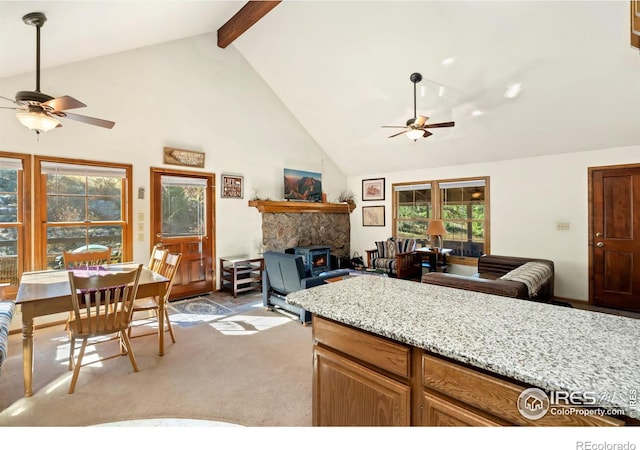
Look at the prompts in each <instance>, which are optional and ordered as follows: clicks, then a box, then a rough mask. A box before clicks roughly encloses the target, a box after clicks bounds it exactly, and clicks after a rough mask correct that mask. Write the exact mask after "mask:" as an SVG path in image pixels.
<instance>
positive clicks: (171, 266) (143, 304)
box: [129, 253, 182, 344]
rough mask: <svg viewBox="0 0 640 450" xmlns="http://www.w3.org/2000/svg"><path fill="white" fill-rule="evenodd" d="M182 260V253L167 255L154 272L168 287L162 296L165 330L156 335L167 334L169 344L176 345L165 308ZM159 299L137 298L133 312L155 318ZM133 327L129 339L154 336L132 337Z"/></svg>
mask: <svg viewBox="0 0 640 450" xmlns="http://www.w3.org/2000/svg"><path fill="white" fill-rule="evenodd" d="M181 260H182V253H168V254H167V255H165V259H164V262H163V263H162V265H161V266H160V268H159V269H158V270H157V271H156V272H157V273H159V274H160V275H162V276H163V277H165V278H168V279H169V285H168V286H167V291H166V292H165V294H164V297H163V301H164V318H165V320H164V321H165V323H166V325H167V326H166V328H165V329H164V330H160V329H158V333H166V332H167V331H168V332H169V335H170V336H171V342H173V343H174V344H175V343H176V338H175V336H174V334H173V327H172V326H171V319H170V318H169V310H168V308H167V306H168V305H169V295H170V294H171V288H172V287H173V282H174V280H175V275H176V273H177V271H178V267H179V266H180V261H181ZM159 307H160V305H159V299H158V298H157V297H146V298H138V299H136V300H135V301H134V302H133V312H134V313H136V312H139V311H148V312H150V313H153V314H154V315H155V316H156V317H157V316H158V313H159ZM133 328H134V327H131V328H129V336H130V337H134V338H135V337H141V336H148V335H150V334H155V333H154V332H150V333H142V334H136V335H132V329H133Z"/></svg>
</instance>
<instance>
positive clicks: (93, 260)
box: [62, 248, 111, 269]
mask: <svg viewBox="0 0 640 450" xmlns="http://www.w3.org/2000/svg"><path fill="white" fill-rule="evenodd" d="M62 259H63V261H64V268H65V269H73V268H74V267H97V266H102V265H104V264H109V263H110V262H111V249H110V248H107V249H106V250H97V251H89V252H81V253H73V252H63V253H62Z"/></svg>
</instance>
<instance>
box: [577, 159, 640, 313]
mask: <svg viewBox="0 0 640 450" xmlns="http://www.w3.org/2000/svg"><path fill="white" fill-rule="evenodd" d="M589 180H590V188H591V190H590V214H591V223H590V227H589V232H590V237H589V246H590V272H591V273H590V280H589V285H590V286H589V290H590V296H591V298H590V303H592V304H594V305H597V306H604V307H609V308H618V309H625V310H631V311H640V213H639V212H640V166H638V165H634V166H616V167H602V168H590V169H589Z"/></svg>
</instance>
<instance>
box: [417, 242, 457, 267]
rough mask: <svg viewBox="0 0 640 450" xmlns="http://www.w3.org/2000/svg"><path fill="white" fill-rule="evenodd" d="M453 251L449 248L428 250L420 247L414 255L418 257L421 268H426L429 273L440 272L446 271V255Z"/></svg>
mask: <svg viewBox="0 0 640 450" xmlns="http://www.w3.org/2000/svg"><path fill="white" fill-rule="evenodd" d="M452 251H453V250H452V249H450V248H438V249H435V248H430V247H422V248H419V249H417V250H416V253H417V254H418V256H419V257H420V261H421V264H420V265H421V267H426V268H428V269H429V272H437V271H438V270H441V271H442V272H446V271H447V266H448V263H447V255H448V254H449V253H451V252H452Z"/></svg>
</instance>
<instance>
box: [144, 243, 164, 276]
mask: <svg viewBox="0 0 640 450" xmlns="http://www.w3.org/2000/svg"><path fill="white" fill-rule="evenodd" d="M168 254H169V250H167V249H164V248H158V247H153V250H152V251H151V256H150V257H149V263H148V264H147V268H148V269H150V270H153V271H154V272H157V273H159V270H160V268H161V267H162V265H163V264H164V260H165V259H167V255H168Z"/></svg>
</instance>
